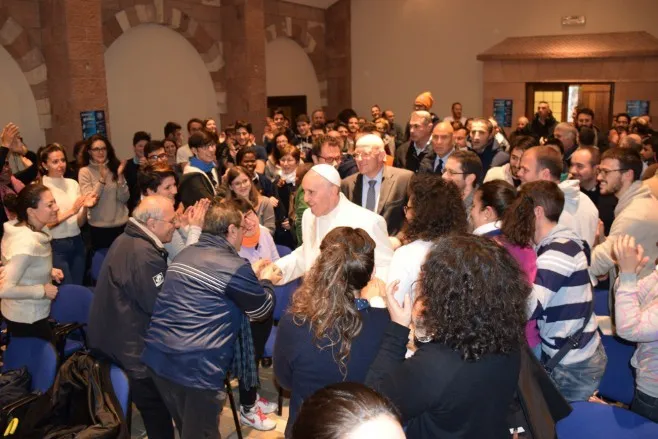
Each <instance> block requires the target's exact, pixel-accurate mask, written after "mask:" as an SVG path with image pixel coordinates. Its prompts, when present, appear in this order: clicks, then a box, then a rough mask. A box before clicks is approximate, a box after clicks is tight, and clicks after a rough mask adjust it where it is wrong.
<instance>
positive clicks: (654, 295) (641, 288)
mask: <svg viewBox="0 0 658 439" xmlns="http://www.w3.org/2000/svg"><path fill="white" fill-rule="evenodd" d="M615 324H616V329H617V335H619V336H620V337H622V338H624V339H626V340H629V341H634V342H637V349H636V350H635V354H634V355H633V358H632V359H631V364H632V365H633V367H634V368H635V370H636V383H637V388H638V390H640V391H641V392H642V393H646V394H647V395H649V396H651V397H653V398H658V271H655V270H654V271H653V273H651V274H650V275H649V276H647V277H645V278H644V279H642V280H640V281H639V282H638V280H637V276H636V275H635V274H629V273H621V274H620V275H619V288H618V289H617V294H616V298H615Z"/></svg>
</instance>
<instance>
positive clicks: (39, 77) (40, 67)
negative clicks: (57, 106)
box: [0, 6, 52, 130]
mask: <svg viewBox="0 0 658 439" xmlns="http://www.w3.org/2000/svg"><path fill="white" fill-rule="evenodd" d="M0 44H2V46H3V47H4V48H5V49H6V50H7V52H9V54H10V55H11V56H12V58H13V59H14V60H15V61H16V62H17V63H18V66H19V67H20V69H21V71H22V72H23V74H24V75H25V79H27V83H28V84H29V85H30V88H31V89H32V94H33V95H34V101H35V102H36V105H37V113H38V115H39V126H40V128H41V129H42V130H48V129H50V128H51V127H52V113H51V109H50V92H49V90H48V69H47V67H46V59H45V58H44V56H43V53H42V52H41V50H40V49H39V48H38V47H37V46H36V45H35V44H34V41H32V38H30V36H29V34H28V33H27V31H26V30H25V28H23V26H21V25H20V23H18V21H16V20H15V19H14V18H13V17H12V16H11V15H10V14H9V13H8V11H7V8H6V7H4V6H3V7H0Z"/></svg>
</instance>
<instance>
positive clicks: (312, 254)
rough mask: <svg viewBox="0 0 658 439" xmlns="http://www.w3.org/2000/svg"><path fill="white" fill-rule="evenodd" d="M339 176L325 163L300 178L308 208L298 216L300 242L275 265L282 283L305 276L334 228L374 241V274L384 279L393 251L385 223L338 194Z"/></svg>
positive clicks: (373, 213) (379, 217) (380, 218)
mask: <svg viewBox="0 0 658 439" xmlns="http://www.w3.org/2000/svg"><path fill="white" fill-rule="evenodd" d="M340 183H341V182H340V175H338V171H336V169H335V168H334V167H333V166H331V165H327V164H321V165H315V166H313V167H312V168H311V170H310V171H308V173H307V174H306V176H305V177H304V180H303V181H302V188H303V189H304V201H305V202H306V204H308V206H309V208H308V209H306V211H305V212H304V216H303V217H302V236H303V238H304V239H303V241H304V243H303V244H302V246H301V247H298V248H297V249H296V250H295V251H293V252H292V253H291V254H289V255H287V256H284V257H283V258H281V259H279V260H278V261H276V262H275V264H276V265H277V266H278V267H279V268H280V269H281V272H282V275H283V276H282V280H281V282H282V283H287V282H290V281H292V280H294V279H297V278H298V277H301V276H303V275H304V273H306V272H307V271H308V270H309V269H310V268H311V266H312V265H313V263H314V262H315V259H316V258H317V257H318V255H319V253H320V243H321V242H322V240H323V239H324V237H325V236H326V235H327V233H329V232H330V231H331V230H333V229H334V228H336V227H355V228H357V227H358V228H361V229H363V230H365V231H366V232H367V233H368V235H370V237H371V238H372V239H373V240H374V241H375V243H376V244H377V247H376V248H375V275H376V276H377V277H378V278H379V279H386V277H387V274H388V266H389V264H390V262H391V258H392V257H393V248H392V247H391V243H390V241H389V239H388V233H387V232H386V221H384V218H382V217H381V216H379V215H377V214H376V213H375V212H372V211H370V210H368V209H365V208H363V207H361V206H358V205H356V204H354V203H352V202H351V201H350V200H348V199H347V197H346V196H345V195H343V194H342V193H341V192H340Z"/></svg>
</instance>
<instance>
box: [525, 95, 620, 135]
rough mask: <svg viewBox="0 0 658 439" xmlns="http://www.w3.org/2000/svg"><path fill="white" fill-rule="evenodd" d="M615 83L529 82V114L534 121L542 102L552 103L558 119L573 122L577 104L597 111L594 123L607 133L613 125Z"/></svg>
mask: <svg viewBox="0 0 658 439" xmlns="http://www.w3.org/2000/svg"><path fill="white" fill-rule="evenodd" d="M613 93H614V84H613V83H581V84H574V83H528V84H526V116H527V117H528V119H530V120H532V118H533V117H534V114H535V112H536V111H537V105H538V104H539V102H540V101H546V102H548V104H549V106H550V108H551V110H552V112H553V117H555V119H557V121H558V122H573V121H574V120H573V117H574V113H575V111H574V110H575V108H576V107H581V108H582V107H587V108H591V109H592V111H594V126H596V127H597V128H599V130H601V132H603V133H607V132H608V130H609V129H610V128H611V126H612V105H611V103H612V102H613Z"/></svg>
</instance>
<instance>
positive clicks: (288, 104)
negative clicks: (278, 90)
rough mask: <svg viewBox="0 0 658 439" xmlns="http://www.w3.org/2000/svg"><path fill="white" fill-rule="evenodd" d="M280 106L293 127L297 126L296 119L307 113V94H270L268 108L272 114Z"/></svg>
mask: <svg viewBox="0 0 658 439" xmlns="http://www.w3.org/2000/svg"><path fill="white" fill-rule="evenodd" d="M277 108H280V109H282V110H283V113H284V114H285V115H286V117H287V118H288V119H289V120H290V125H291V127H294V126H295V119H296V118H297V116H299V115H300V114H307V113H306V108H307V107H306V96H305V95H304V96H268V97H267V109H268V113H269V115H270V116H271V115H272V112H273V111H274V110H276V109H277Z"/></svg>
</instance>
